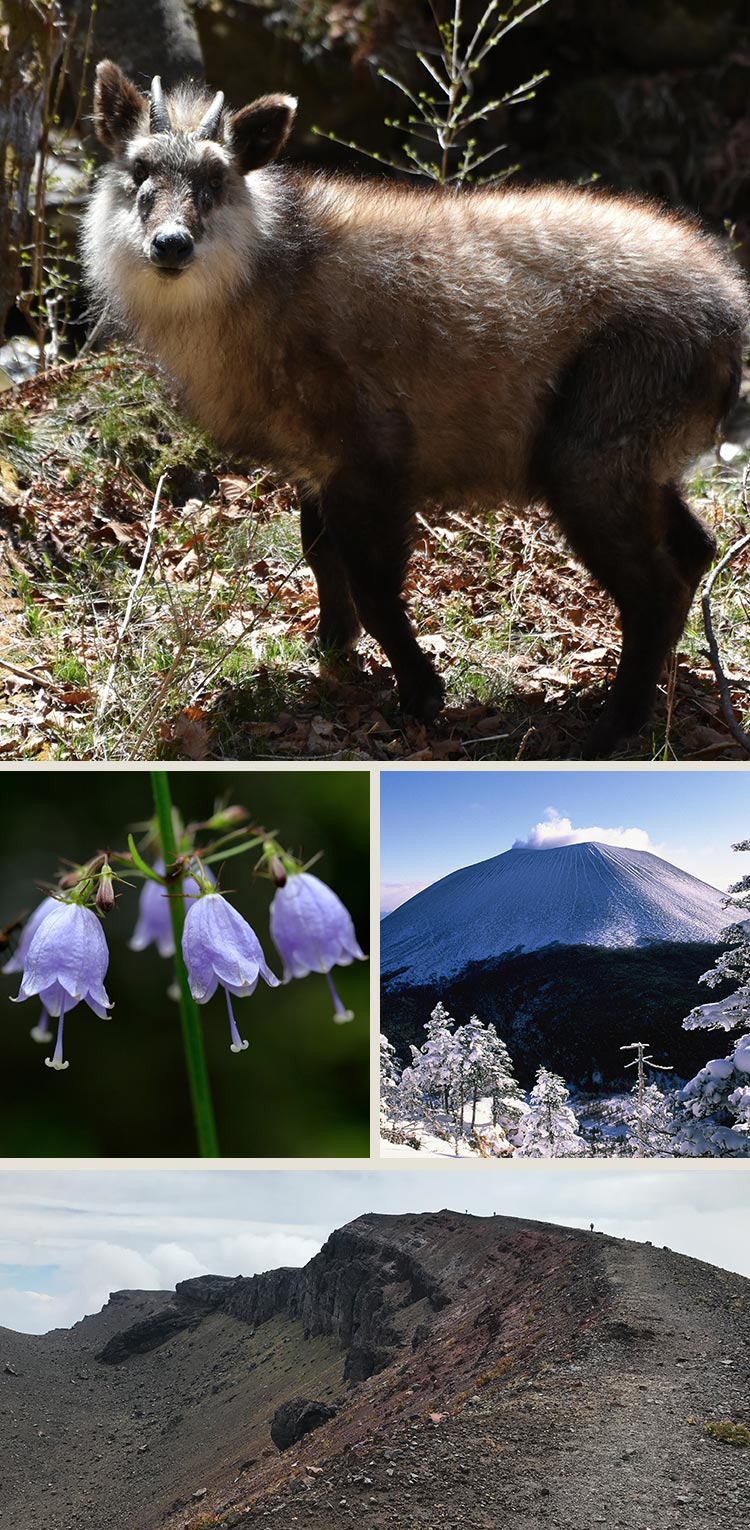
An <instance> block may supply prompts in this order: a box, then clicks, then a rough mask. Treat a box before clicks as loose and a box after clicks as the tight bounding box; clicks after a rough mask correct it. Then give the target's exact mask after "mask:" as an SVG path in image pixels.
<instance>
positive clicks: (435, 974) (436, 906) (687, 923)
mask: <svg viewBox="0 0 750 1530" xmlns="http://www.w3.org/2000/svg"><path fill="white" fill-rule="evenodd" d="M741 917H742V916H741V914H740V913H739V912H738V911H737V910H736V909H735V910H732V909H727V908H725V907H724V901H723V894H722V893H720V892H719V891H718V890H717V889H716V888H715V887H710V886H709V885H708V884H707V883H706V882H701V881H699V880H698V878H697V877H693V876H690V875H689V874H688V873H687V872H686V871H680V870H679V868H678V867H676V866H672V865H670V864H669V862H668V861H664V860H662V859H661V858H660V857H659V856H658V855H651V854H650V853H649V852H647V851H644V850H623V849H620V848H618V847H615V846H612V845H604V844H596V843H586V844H579V845H563V846H560V847H558V848H556V849H553V850H526V849H517V850H515V849H514V850H506V851H505V853H504V854H503V855H496V856H493V857H492V858H491V859H490V860H487V861H480V862H479V863H478V864H477V865H475V866H464V867H462V869H461V870H460V871H454V872H452V873H451V875H450V876H447V877H443V878H442V879H441V880H440V881H439V882H435V883H434V884H433V885H432V887H427V888H425V889H424V891H423V892H420V893H417V895H416V897H414V898H410V899H409V900H408V902H406V903H403V904H402V905H401V907H400V908H397V909H396V910H395V911H394V912H393V913H392V914H389V915H388V916H387V918H385V919H384V920H383V922H382V924H381V926H380V949H381V955H380V970H381V974H382V976H383V980H384V983H385V984H386V985H388V986H391V987H397V986H399V984H400V983H408V984H410V985H412V986H417V985H419V984H420V983H425V982H435V981H439V980H445V979H447V978H450V977H453V976H455V975H456V974H458V973H460V972H462V971H463V970H464V969H465V968H466V967H468V966H469V965H471V964H472V963H482V962H491V961H493V960H497V959H498V958H502V957H508V956H511V955H517V954H519V953H522V952H529V951H539V950H544V949H546V948H548V947H551V946H595V947H599V948H604V949H608V950H617V949H622V948H627V947H633V946H641V945H655V944H679V945H684V944H689V943H697V944H703V945H706V944H712V943H715V942H718V941H719V939H720V936H721V932H722V930H724V929H725V928H726V926H727V925H729V924H732V923H734V922H735V921H736V920H738V919H740V918H741Z"/></svg>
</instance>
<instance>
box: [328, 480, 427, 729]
mask: <svg viewBox="0 0 750 1530" xmlns="http://www.w3.org/2000/svg"><path fill="white" fill-rule="evenodd" d="M321 512H322V516H323V520H324V522H325V527H326V530H327V531H328V533H329V534H330V537H331V541H332V542H333V544H334V547H335V548H336V551H337V552H338V554H339V557H340V559H341V562H342V563H343V565H344V568H345V570H346V575H347V578H348V582H349V588H350V590H351V593H352V596H353V598H354V604H355V606H356V608H357V612H358V614H359V619H360V621H361V622H362V625H363V627H364V628H365V630H366V631H367V632H369V633H370V636H371V637H374V638H375V641H376V642H377V643H379V644H380V647H381V648H382V649H383V651H384V653H385V655H386V657H387V658H388V660H389V661H390V664H391V666H392V668H393V672H394V675H395V677H396V684H397V686H398V694H399V701H400V703H401V708H402V711H404V712H408V713H410V714H411V715H412V716H413V717H418V718H420V719H421V720H422V721H423V722H429V721H431V719H432V718H434V717H436V716H437V714H438V712H439V711H440V709H441V707H442V705H443V697H444V689H443V683H442V681H441V679H440V677H439V676H438V675H437V674H436V672H435V670H434V669H433V667H432V664H431V663H430V660H429V659H428V658H427V656H426V654H423V653H422V650H421V648H420V647H419V644H418V643H417V640H416V637H415V636H414V630H413V628H412V625H411V622H410V621H409V617H408V615H407V612H406V606H405V603H404V599H403V596H402V593H401V592H402V589H403V585H404V579H405V576H406V567H407V564H408V561H409V553H410V545H411V533H412V529H413V515H412V512H411V510H410V508H409V505H408V503H407V501H406V498H405V496H404V495H403V491H402V490H400V488H399V485H398V483H397V481H396V475H395V473H394V472H393V471H392V470H391V469H389V468H385V469H384V467H383V464H382V461H375V462H373V463H369V462H368V463H364V464H363V465H362V466H361V467H359V468H358V469H356V470H354V471H351V472H348V473H345V474H341V475H340V476H339V477H338V478H337V479H335V480H333V481H332V482H331V483H329V484H328V485H327V487H326V489H325V490H324V493H323V495H322V497H321Z"/></svg>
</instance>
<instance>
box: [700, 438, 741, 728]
mask: <svg viewBox="0 0 750 1530" xmlns="http://www.w3.org/2000/svg"><path fill="white" fill-rule="evenodd" d="M749 476H750V464H748V466H747V467H746V468H745V471H744V473H743V475H742V503H743V505H744V507H745V511H747V509H748V501H747V488H748V477H749ZM745 547H750V532H747V533H746V534H745V536H742V537H740V538H739V541H737V542H734V543H733V544H732V546H731V547H730V548H729V549H728V551H727V552H725V554H724V557H723V558H721V559H720V560H719V562H718V563H717V565H716V567H715V568H713V569H712V570H711V573H710V574H709V576H708V578H707V580H706V584H705V587H704V590H703V594H702V596H701V610H702V611H703V625H704V627H705V630H706V638H707V640H708V652H709V657H710V660H711V667H712V669H713V672H714V674H715V676H716V684H717V686H718V688H719V700H720V701H721V710H722V713H723V715H724V721H725V723H726V725H727V727H728V729H729V731H730V733H731V734H732V736H733V738H736V740H737V742H738V744H741V745H742V748H743V749H744V750H745V751H746V753H747V754H750V733H746V731H745V729H744V728H742V727H741V726H740V724H739V722H738V721H737V716H736V713H735V710H734V707H733V706H732V698H731V696H730V694H729V682H728V680H727V677H726V675H725V673H724V670H723V668H722V663H721V655H720V653H719V645H718V643H717V641H716V634H715V633H714V626H713V621H712V619H711V591H712V589H713V587H714V584H715V582H716V580H717V579H718V577H719V574H721V573H723V571H724V569H725V568H728V566H729V564H730V563H731V562H732V559H733V558H736V557H737V555H738V553H741V552H742V550H743V548H745Z"/></svg>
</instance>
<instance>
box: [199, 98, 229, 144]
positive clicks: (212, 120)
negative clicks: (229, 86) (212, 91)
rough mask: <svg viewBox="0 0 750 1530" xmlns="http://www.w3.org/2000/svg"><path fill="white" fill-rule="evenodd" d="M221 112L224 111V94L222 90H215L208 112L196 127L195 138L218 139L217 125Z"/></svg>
mask: <svg viewBox="0 0 750 1530" xmlns="http://www.w3.org/2000/svg"><path fill="white" fill-rule="evenodd" d="M223 110H224V92H223V90H217V92H216V95H215V96H214V98H213V101H212V102H211V105H210V106H209V108H208V111H207V112H206V115H205V117H202V118H201V120H200V122H199V123H198V126H197V128H196V132H195V136H196V138H217V137H218V133H219V124H220V122H221V114H222V112H223Z"/></svg>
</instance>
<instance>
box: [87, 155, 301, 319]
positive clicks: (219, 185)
mask: <svg viewBox="0 0 750 1530" xmlns="http://www.w3.org/2000/svg"><path fill="white" fill-rule="evenodd" d="M271 182H272V178H271V177H270V176H268V175H266V174H264V172H263V171H262V170H260V171H255V172H253V174H252V176H249V177H247V178H245V177H243V176H242V175H241V174H239V172H238V170H237V169H236V167H235V165H234V163H233V159H232V155H231V152H230V151H229V150H228V149H227V148H226V147H224V146H223V145H221V144H219V143H216V142H213V141H210V142H200V141H198V140H197V139H195V138H194V137H192V136H191V135H190V134H189V133H174V134H172V133H170V134H166V133H157V134H149V133H138V134H136V135H135V136H134V137H132V138H131V139H130V140H129V141H128V142H127V144H126V145H125V146H124V147H123V150H122V152H121V153H120V154H119V155H118V156H117V158H116V159H115V160H114V161H113V163H112V164H111V165H110V167H109V168H108V169H107V170H106V171H104V173H103V174H102V176H101V178H100V181H99V184H98V186H97V188H96V190H95V192H94V195H93V197H92V199H91V201H90V203H89V207H88V210H87V213H86V216H85V220H84V238H83V245H84V260H85V264H86V268H87V273H88V277H89V281H90V283H91V285H92V287H93V289H94V291H95V293H97V295H98V296H99V297H100V299H102V300H103V301H105V302H106V303H107V304H108V305H109V306H110V307H111V308H113V309H114V311H115V312H116V313H117V314H118V316H119V317H121V318H122V319H123V320H125V321H130V322H136V323H139V322H143V320H144V318H145V317H146V316H147V315H148V313H151V314H152V315H153V317H154V319H156V318H157V315H158V316H160V317H161V318H162V320H163V319H166V318H167V316H168V315H169V314H170V313H173V314H175V315H179V314H180V313H185V311H186V310H189V309H195V308H200V307H203V306H205V305H206V304H209V303H210V304H215V303H217V302H223V301H226V300H227V299H228V298H230V297H231V296H232V295H233V294H234V293H236V292H237V291H238V290H239V289H240V288H241V287H242V286H243V285H246V284H248V283H250V282H251V281H252V274H253V268H254V265H255V262H256V259H257V254H258V250H259V247H260V245H261V243H262V242H263V240H264V237H267V236H268V234H269V233H270V232H271V226H272V224H273V222H274V217H273V212H274V204H275V201H276V198H275V197H274V193H273V188H272V184H271ZM170 239H172V240H173V242H174V243H175V245H176V246H177V247H178V256H177V258H176V259H175V260H174V262H173V261H172V259H171V257H170V255H169V253H168V255H167V262H166V263H163V257H162V258H161V259H160V256H159V252H158V249H157V246H158V244H159V241H161V242H162V244H163V243H164V241H166V243H167V245H169V242H170Z"/></svg>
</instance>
